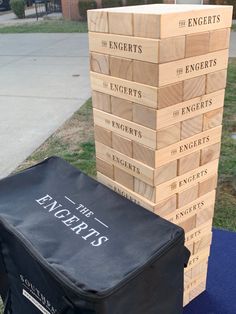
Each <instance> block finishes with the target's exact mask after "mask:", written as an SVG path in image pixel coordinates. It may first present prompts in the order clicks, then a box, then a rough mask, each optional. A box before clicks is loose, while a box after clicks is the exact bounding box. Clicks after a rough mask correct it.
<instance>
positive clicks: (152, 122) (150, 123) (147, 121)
mask: <svg viewBox="0 0 236 314" xmlns="http://www.w3.org/2000/svg"><path fill="white" fill-rule="evenodd" d="M156 116H157V111H156V110H155V109H152V108H148V107H145V106H142V105H139V104H135V103H134V104H133V121H134V122H135V123H138V124H141V125H143V126H146V127H147V128H150V129H153V130H156V128H157V121H156V120H157V117H156Z"/></svg>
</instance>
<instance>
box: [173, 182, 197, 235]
mask: <svg viewBox="0 0 236 314" xmlns="http://www.w3.org/2000/svg"><path fill="white" fill-rule="evenodd" d="M177 198H178V207H183V206H185V205H187V204H188V203H190V202H193V201H194V200H196V199H197V198H198V184H197V185H195V186H193V187H191V188H189V189H186V190H184V191H183V192H180V193H178V195H177ZM186 232H187V231H186Z"/></svg>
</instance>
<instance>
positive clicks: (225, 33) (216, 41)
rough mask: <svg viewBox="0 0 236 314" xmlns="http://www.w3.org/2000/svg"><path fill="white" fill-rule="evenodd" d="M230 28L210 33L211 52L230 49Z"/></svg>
mask: <svg viewBox="0 0 236 314" xmlns="http://www.w3.org/2000/svg"><path fill="white" fill-rule="evenodd" d="M229 39H230V28H223V29H216V30H213V31H211V32H210V44H209V49H210V51H217V50H223V49H227V48H229Z"/></svg>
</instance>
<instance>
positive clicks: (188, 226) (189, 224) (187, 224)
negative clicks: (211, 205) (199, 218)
mask: <svg viewBox="0 0 236 314" xmlns="http://www.w3.org/2000/svg"><path fill="white" fill-rule="evenodd" d="M195 225H196V216H193V217H191V218H189V219H187V220H185V221H183V222H181V223H180V224H179V226H180V227H181V228H183V229H184V231H185V232H189V231H190V230H192V229H193V228H194V227H195Z"/></svg>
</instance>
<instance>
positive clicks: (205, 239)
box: [88, 5, 232, 304]
mask: <svg viewBox="0 0 236 314" xmlns="http://www.w3.org/2000/svg"><path fill="white" fill-rule="evenodd" d="M231 21H232V7H231V6H201V5H145V6H133V7H122V8H111V9H101V10H91V11H89V13H88V25H89V47H90V67H91V85H92V95H93V108H94V109H93V113H94V124H95V141H96V157H97V177H98V180H99V181H100V182H102V183H104V184H105V185H107V186H108V187H110V188H111V189H113V190H115V191H116V192H118V193H120V194H122V195H123V196H125V197H127V198H129V199H130V200H132V201H133V202H136V203H138V204H140V205H142V206H143V207H145V208H147V209H149V210H151V211H153V212H154V213H156V214H158V215H160V216H162V217H164V218H166V219H169V220H170V221H172V222H174V223H176V224H178V225H180V226H182V227H183V228H184V229H185V232H186V246H187V247H188V248H189V250H190V251H191V257H190V261H189V264H188V267H187V268H186V270H185V287H184V304H187V303H189V302H190V301H191V300H192V299H194V298H195V297H196V296H197V295H199V294H200V293H201V292H202V291H204V290H205V287H206V277H207V265H208V258H209V254H210V245H211V240H212V231H211V230H212V218H213V214H214V203H215V194H216V192H215V189H216V185H217V170H218V161H219V155H220V142H221V131H222V115H223V105H224V94H225V86H226V76H227V65H228V48H229V37H230V27H231ZM153 236H155V235H153Z"/></svg>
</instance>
